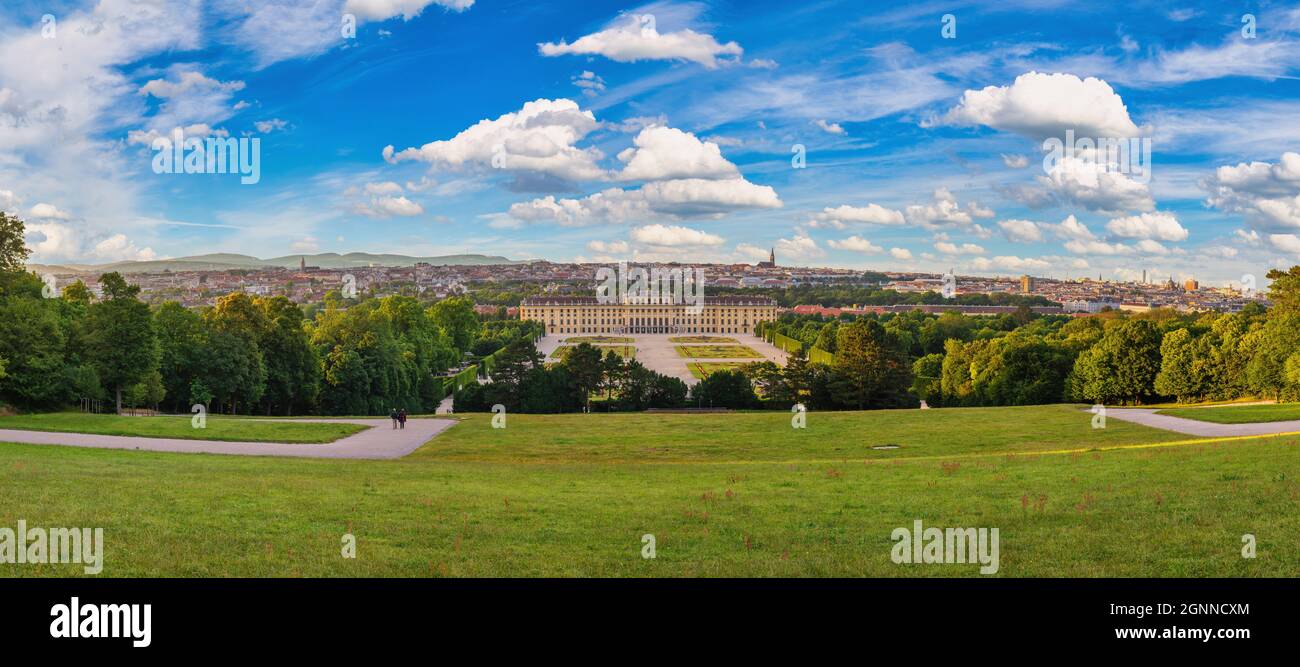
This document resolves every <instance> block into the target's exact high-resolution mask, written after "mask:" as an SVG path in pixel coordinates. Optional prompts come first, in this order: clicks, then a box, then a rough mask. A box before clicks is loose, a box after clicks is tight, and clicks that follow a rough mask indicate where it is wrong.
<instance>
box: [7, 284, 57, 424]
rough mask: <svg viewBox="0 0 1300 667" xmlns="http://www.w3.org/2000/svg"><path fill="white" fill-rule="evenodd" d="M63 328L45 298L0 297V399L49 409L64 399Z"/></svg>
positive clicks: (51, 304) (51, 305) (52, 305)
mask: <svg viewBox="0 0 1300 667" xmlns="http://www.w3.org/2000/svg"><path fill="white" fill-rule="evenodd" d="M64 336H65V333H64V329H63V327H62V326H61V323H60V320H59V316H58V313H57V311H56V310H55V307H54V304H53V303H51V300H49V299H33V298H29V297H25V296H6V297H3V298H0V359H4V360H5V365H4V369H5V375H4V377H3V378H0V398H3V399H4V400H5V402H8V403H15V404H18V405H22V406H26V407H50V406H54V405H56V404H58V403H59V402H61V401H62V400H64V399H66V398H70V397H69V396H67V395H66V391H67V389H68V387H67V386H66V385H65V384H64V379H65V373H64Z"/></svg>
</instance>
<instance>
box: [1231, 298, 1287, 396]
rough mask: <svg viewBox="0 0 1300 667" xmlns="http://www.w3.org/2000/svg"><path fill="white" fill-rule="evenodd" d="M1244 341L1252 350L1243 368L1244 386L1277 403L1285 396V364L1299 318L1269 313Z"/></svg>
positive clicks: (1279, 313)
mask: <svg viewBox="0 0 1300 667" xmlns="http://www.w3.org/2000/svg"><path fill="white" fill-rule="evenodd" d="M1246 339H1247V340H1246V341H1245V344H1246V345H1247V346H1248V347H1249V348H1250V349H1251V350H1252V354H1251V357H1250V361H1249V362H1248V363H1247V364H1246V386H1247V387H1248V388H1249V389H1250V390H1251V391H1252V392H1254V393H1255V394H1257V395H1259V396H1271V397H1273V398H1275V399H1279V400H1280V399H1281V398H1282V397H1283V396H1284V395H1287V394H1288V382H1287V380H1286V362H1287V359H1289V358H1290V357H1291V355H1293V354H1295V352H1296V341H1298V340H1300V315H1293V314H1289V313H1286V312H1285V311H1283V312H1276V311H1275V312H1271V313H1269V318H1268V321H1267V322H1265V323H1264V325H1263V326H1262V327H1260V328H1259V329H1257V330H1255V331H1253V332H1251V333H1250V334H1249V335H1247V336H1246Z"/></svg>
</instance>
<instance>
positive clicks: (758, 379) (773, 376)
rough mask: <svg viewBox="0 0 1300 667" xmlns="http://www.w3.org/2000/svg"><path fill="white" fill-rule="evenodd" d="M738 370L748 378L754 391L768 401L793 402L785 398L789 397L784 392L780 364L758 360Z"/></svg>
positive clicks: (783, 380)
mask: <svg viewBox="0 0 1300 667" xmlns="http://www.w3.org/2000/svg"><path fill="white" fill-rule="evenodd" d="M740 371H741V372H742V373H744V374H745V377H747V378H749V381H750V383H751V384H752V385H753V386H754V391H755V393H757V394H760V395H762V397H763V398H765V399H767V400H768V401H769V402H772V403H777V402H781V403H787V404H788V403H793V401H792V400H787V399H788V398H789V397H788V396H787V394H786V392H785V377H784V376H783V374H782V372H781V367H780V366H777V365H776V364H775V363H773V362H771V361H759V362H754V363H750V364H745V365H744V366H742V367H741V368H740Z"/></svg>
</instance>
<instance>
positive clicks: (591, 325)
mask: <svg viewBox="0 0 1300 667" xmlns="http://www.w3.org/2000/svg"><path fill="white" fill-rule="evenodd" d="M695 311H698V312H695ZM519 319H522V320H536V321H538V322H541V323H542V324H544V325H546V333H548V334H745V333H750V334H752V333H754V327H755V326H756V325H757V324H758V323H759V322H764V321H769V320H775V319H776V299H772V298H768V297H759V296H706V297H704V305H703V307H698V306H697V307H692V306H691V305H688V304H684V303H672V301H671V300H670V299H663V300H662V301H661V302H658V303H644V302H643V303H635V302H631V301H630V300H624V301H623V302H617V303H600V302H599V300H598V299H597V298H596V297H594V296H533V297H528V298H526V299H524V300H523V302H522V303H521V304H520V305H519Z"/></svg>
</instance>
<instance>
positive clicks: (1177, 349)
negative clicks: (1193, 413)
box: [1155, 327, 1211, 402]
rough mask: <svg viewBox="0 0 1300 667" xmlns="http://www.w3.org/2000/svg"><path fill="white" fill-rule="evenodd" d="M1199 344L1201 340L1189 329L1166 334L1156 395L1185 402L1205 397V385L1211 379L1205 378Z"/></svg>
mask: <svg viewBox="0 0 1300 667" xmlns="http://www.w3.org/2000/svg"><path fill="white" fill-rule="evenodd" d="M1197 342H1198V339H1197V338H1195V337H1194V336H1193V335H1192V332H1190V331H1188V330H1187V328H1186V327H1183V328H1180V329H1174V330H1173V331H1170V332H1169V333H1167V334H1165V337H1164V339H1163V340H1162V341H1161V342H1160V372H1159V373H1157V374H1156V384H1155V388H1156V391H1157V392H1160V393H1161V394H1163V395H1165V396H1176V397H1177V398H1178V400H1179V401H1182V402H1191V401H1194V400H1196V399H1198V398H1200V397H1201V396H1204V395H1205V393H1206V386H1205V385H1206V384H1207V382H1208V381H1209V380H1210V379H1211V378H1209V377H1207V376H1206V375H1205V373H1204V368H1202V363H1201V360H1198V359H1197V354H1196V351H1197V350H1196V348H1197Z"/></svg>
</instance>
